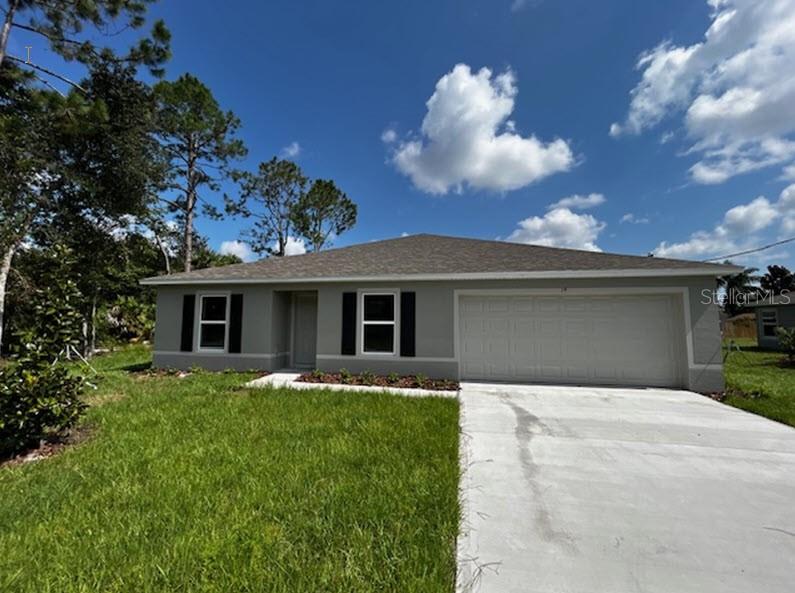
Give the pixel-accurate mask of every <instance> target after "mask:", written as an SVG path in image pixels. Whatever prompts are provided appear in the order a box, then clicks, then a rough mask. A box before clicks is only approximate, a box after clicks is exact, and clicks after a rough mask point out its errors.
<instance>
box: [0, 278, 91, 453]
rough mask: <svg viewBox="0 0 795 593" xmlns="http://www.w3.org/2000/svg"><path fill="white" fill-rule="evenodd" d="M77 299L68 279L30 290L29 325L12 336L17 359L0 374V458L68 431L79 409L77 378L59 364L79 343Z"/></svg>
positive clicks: (80, 387) (80, 385)
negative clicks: (33, 290) (31, 313)
mask: <svg viewBox="0 0 795 593" xmlns="http://www.w3.org/2000/svg"><path fill="white" fill-rule="evenodd" d="M80 296H81V295H80V292H79V291H78V290H77V287H76V286H75V283H74V282H73V281H72V280H71V279H69V278H60V277H53V278H52V281H51V283H50V285H49V286H48V287H47V288H45V289H42V290H37V291H35V293H34V295H33V311H34V313H35V315H34V319H33V322H32V323H31V324H30V327H29V328H28V329H27V330H26V331H24V332H20V333H19V334H18V335H17V338H18V344H19V346H18V347H17V350H18V352H17V355H16V358H17V360H16V362H14V363H13V364H12V365H11V366H9V367H7V368H4V369H3V370H0V456H3V457H5V456H7V455H10V454H13V453H17V452H19V451H22V450H24V449H26V448H28V447H30V446H32V445H35V444H36V443H37V442H38V441H40V440H42V439H46V438H49V437H51V436H53V435H55V434H57V433H59V432H61V431H63V430H65V429H67V428H69V427H70V426H72V425H73V424H74V423H75V422H76V421H77V419H78V418H79V417H80V415H81V414H82V412H83V410H84V409H85V407H86V406H85V404H84V403H83V402H81V401H80V399H79V397H80V394H81V393H82V391H83V379H82V378H81V377H77V376H73V375H71V374H70V373H69V371H68V369H67V368H66V367H64V366H63V365H62V364H61V363H59V360H60V359H61V358H62V356H63V355H64V354H66V353H67V351H68V350H69V349H71V348H75V346H76V345H77V344H78V343H79V336H80V330H81V317H80V314H79V309H78V303H79V301H80Z"/></svg>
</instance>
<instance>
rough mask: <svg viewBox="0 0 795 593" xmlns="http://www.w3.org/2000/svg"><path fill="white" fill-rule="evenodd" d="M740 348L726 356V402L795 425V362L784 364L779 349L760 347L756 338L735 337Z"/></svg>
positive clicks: (783, 357)
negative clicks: (794, 363) (770, 349)
mask: <svg viewBox="0 0 795 593" xmlns="http://www.w3.org/2000/svg"><path fill="white" fill-rule="evenodd" d="M734 342H735V343H736V344H737V345H738V346H740V348H741V351H740V352H731V353H730V354H729V356H728V358H727V359H726V363H725V365H724V372H725V374H726V390H727V396H726V398H725V399H724V400H723V401H724V402H725V403H727V404H729V405H731V406H734V407H737V408H741V409H743V410H747V411H749V412H753V413H754V414H759V415H761V416H765V417H767V418H770V419H771V420H777V421H778V422H783V423H785V424H789V425H790V426H795V366H790V367H785V366H781V362H782V361H783V360H784V359H785V358H786V357H785V356H784V355H783V354H781V353H780V352H772V351H766V350H760V349H759V348H757V347H756V341H755V340H749V339H745V340H741V339H735V340H734Z"/></svg>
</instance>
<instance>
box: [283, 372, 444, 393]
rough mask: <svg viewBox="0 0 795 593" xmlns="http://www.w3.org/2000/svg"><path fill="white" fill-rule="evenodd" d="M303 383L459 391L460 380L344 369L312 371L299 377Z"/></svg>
mask: <svg viewBox="0 0 795 593" xmlns="http://www.w3.org/2000/svg"><path fill="white" fill-rule="evenodd" d="M297 380H298V381H301V382H302V383H332V384H336V385H365V386H368V387H400V388H405V389H431V390H434V391H457V390H458V389H459V384H458V381H452V380H450V379H429V378H428V377H425V376H423V375H397V374H395V375H376V374H373V373H358V374H352V373H348V372H346V371H344V370H341V371H340V372H338V373H324V372H323V371H312V372H311V373H304V374H303V375H301V376H300V377H298V379H297Z"/></svg>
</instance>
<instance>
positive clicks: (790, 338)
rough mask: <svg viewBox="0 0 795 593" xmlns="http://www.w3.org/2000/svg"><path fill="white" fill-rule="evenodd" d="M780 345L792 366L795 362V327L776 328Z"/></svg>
mask: <svg viewBox="0 0 795 593" xmlns="http://www.w3.org/2000/svg"><path fill="white" fill-rule="evenodd" d="M776 335H777V336H778V343H779V344H780V345H781V349H782V350H783V351H784V353H785V354H786V355H787V359H788V361H789V363H790V364H792V363H794V362H795V327H779V328H776Z"/></svg>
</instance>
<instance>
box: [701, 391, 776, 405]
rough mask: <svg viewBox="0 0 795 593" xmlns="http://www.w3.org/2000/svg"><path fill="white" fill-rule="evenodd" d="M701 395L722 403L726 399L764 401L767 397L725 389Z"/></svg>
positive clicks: (759, 393) (755, 392)
mask: <svg viewBox="0 0 795 593" xmlns="http://www.w3.org/2000/svg"><path fill="white" fill-rule="evenodd" d="M702 395H706V396H707V397H709V398H711V399H714V400H715V401H719V402H723V401H724V400H726V398H728V397H739V398H743V399H764V398H765V397H767V396H766V395H765V394H764V393H762V392H761V391H752V392H750V393H746V392H745V391H740V390H739V389H727V390H726V391H715V392H711V393H704V394H702Z"/></svg>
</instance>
